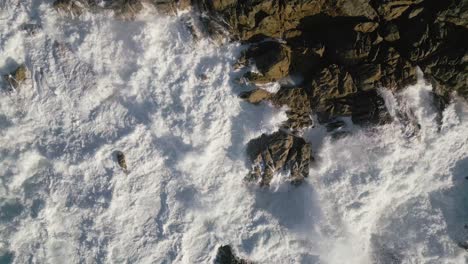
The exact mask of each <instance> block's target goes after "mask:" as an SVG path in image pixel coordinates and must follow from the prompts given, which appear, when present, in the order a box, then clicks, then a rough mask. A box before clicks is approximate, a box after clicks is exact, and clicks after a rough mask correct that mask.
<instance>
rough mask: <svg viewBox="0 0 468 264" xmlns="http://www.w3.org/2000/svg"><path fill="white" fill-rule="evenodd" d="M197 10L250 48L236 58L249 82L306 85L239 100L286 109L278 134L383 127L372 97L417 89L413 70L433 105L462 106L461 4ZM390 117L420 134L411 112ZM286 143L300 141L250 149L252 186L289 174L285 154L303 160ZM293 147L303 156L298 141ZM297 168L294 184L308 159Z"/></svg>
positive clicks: (373, 0) (230, 1) (314, 1)
mask: <svg viewBox="0 0 468 264" xmlns="http://www.w3.org/2000/svg"><path fill="white" fill-rule="evenodd" d="M194 3H195V5H197V7H198V8H199V9H201V10H203V11H205V12H207V13H208V14H209V15H210V16H211V17H212V18H214V20H218V21H220V25H224V26H225V28H226V30H227V31H228V32H229V34H230V36H231V37H233V38H234V39H237V40H240V41H243V42H247V43H254V44H251V47H250V49H249V50H248V51H247V52H246V54H245V56H244V57H243V58H242V60H243V61H244V62H245V61H249V60H251V61H253V62H255V63H256V65H257V68H258V73H248V74H247V79H249V80H250V81H252V82H253V83H257V84H258V83H264V82H271V81H278V80H280V79H282V78H285V77H287V76H289V75H293V76H294V75H299V76H302V77H303V82H302V83H300V84H298V85H297V87H292V88H291V87H282V88H281V89H280V90H279V92H277V93H276V94H270V93H268V92H266V91H261V90H259V89H257V90H254V91H252V92H251V93H245V94H244V97H243V98H244V99H246V100H247V101H249V102H252V103H255V104H257V103H259V102H261V101H263V100H269V101H270V102H272V103H273V104H274V105H276V106H287V107H288V109H289V110H288V112H287V115H288V121H287V123H286V124H285V125H284V126H283V129H285V130H289V131H293V132H294V131H299V130H301V129H302V128H305V127H308V126H311V125H313V124H312V120H311V118H310V117H311V116H312V114H316V115H317V117H318V121H319V122H321V123H326V124H328V125H329V126H332V127H333V126H336V125H340V124H341V123H340V121H337V120H339V119H337V118H338V117H342V116H347V117H351V120H352V121H353V122H354V123H355V124H361V125H371V124H383V123H386V122H389V121H391V117H390V115H389V113H388V111H387V109H386V107H385V102H384V100H383V98H382V97H381V96H380V94H379V92H378V90H377V89H378V88H387V89H390V90H392V91H398V90H399V89H402V88H404V87H406V86H408V85H410V84H414V83H416V80H417V76H416V68H417V67H420V68H421V69H422V70H423V72H424V74H425V77H426V78H427V79H428V80H430V81H431V82H432V83H433V84H434V89H435V92H436V94H435V96H436V97H437V98H440V100H437V102H439V104H443V103H444V102H445V103H446V102H448V99H447V98H448V97H449V96H450V94H451V93H452V92H456V93H458V94H459V95H461V96H463V97H465V98H468V66H467V61H468V55H467V47H468V38H466V37H465V35H466V34H467V33H468V31H467V21H468V1H467V0H448V1H437V0H403V1H401V0H385V1H384V0H348V1H341V0H303V1H299V0H292V1H274V0H248V1H239V0H223V1H215V0H213V1H209V0H199V1H194ZM247 95H248V96H247ZM440 102H442V103H440ZM438 107H439V108H440V109H443V106H438ZM407 114H408V113H407ZM397 118H398V119H399V120H400V122H402V123H403V124H404V125H405V126H406V127H408V131H409V132H408V135H412V134H415V133H417V131H418V129H419V127H418V124H413V123H412V122H410V121H408V120H412V118H411V113H410V112H409V114H408V116H407V117H406V116H400V117H397ZM328 125H327V127H328ZM259 142H261V144H259ZM293 142H300V141H298V139H297V138H295V137H293V136H290V135H289V134H287V133H285V132H281V131H279V132H277V133H274V134H272V135H270V136H266V135H262V136H261V137H260V138H258V139H255V140H253V141H252V142H251V144H249V147H250V148H251V146H250V145H252V144H253V145H260V146H263V148H260V149H257V150H256V151H254V152H253V154H252V152H251V153H250V154H251V155H252V156H251V159H252V161H253V162H254V166H253V169H252V172H251V173H250V178H251V179H254V180H259V182H260V184H262V185H267V184H268V183H269V182H270V180H271V178H272V177H273V176H272V175H273V174H274V173H276V172H278V171H281V170H286V171H288V168H289V167H288V166H289V165H288V161H290V159H289V158H288V157H289V155H290V153H291V149H293V151H292V153H302V152H301V151H302V149H301V150H298V151H297V150H296V149H295V148H294V147H292V146H293V145H295V144H294V143H293ZM299 145H301V146H304V149H307V148H310V147H309V146H308V145H307V144H306V143H305V142H303V144H302V143H301V144H299ZM308 151H310V149H309V150H308ZM299 156H300V155H299ZM300 157H305V156H300ZM294 162H296V164H298V165H297V166H298V167H300V168H301V169H300V170H299V171H301V173H293V172H291V177H292V181H293V182H300V181H301V180H302V179H303V178H304V177H306V176H307V173H306V169H304V170H302V168H305V166H306V165H304V164H307V166H308V163H309V159H304V160H303V159H302V158H299V161H297V160H295V161H293V163H294ZM303 165H304V166H303ZM296 180H297V181H296Z"/></svg>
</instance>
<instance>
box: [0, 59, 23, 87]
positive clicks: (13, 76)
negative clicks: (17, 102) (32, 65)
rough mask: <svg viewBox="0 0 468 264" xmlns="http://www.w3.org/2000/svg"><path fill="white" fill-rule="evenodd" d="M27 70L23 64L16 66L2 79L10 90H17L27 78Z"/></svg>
mask: <svg viewBox="0 0 468 264" xmlns="http://www.w3.org/2000/svg"><path fill="white" fill-rule="evenodd" d="M28 74H29V72H28V69H27V68H26V66H25V65H24V64H22V65H20V66H18V67H17V68H16V69H15V70H14V71H13V72H11V73H10V74H7V75H4V76H3V79H4V80H5V81H6V82H7V83H8V84H9V85H10V88H11V89H12V90H15V89H18V88H19V87H20V86H21V84H23V83H24V82H25V81H26V79H27V78H28Z"/></svg>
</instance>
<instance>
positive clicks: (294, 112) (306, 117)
mask: <svg viewBox="0 0 468 264" xmlns="http://www.w3.org/2000/svg"><path fill="white" fill-rule="evenodd" d="M271 101H272V102H273V104H274V105H276V106H277V107H281V106H284V105H286V106H287V107H288V110H287V111H286V114H287V116H288V121H287V122H286V124H284V128H288V129H292V130H298V129H301V128H305V127H310V126H311V125H312V124H313V123H312V119H311V116H312V109H311V107H310V99H309V97H308V95H307V93H306V92H305V90H304V89H303V88H299V87H294V88H285V87H283V88H281V89H280V90H279V91H278V92H277V93H276V94H275V95H273V97H272V98H271Z"/></svg>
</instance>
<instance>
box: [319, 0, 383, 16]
mask: <svg viewBox="0 0 468 264" xmlns="http://www.w3.org/2000/svg"><path fill="white" fill-rule="evenodd" d="M322 8H323V12H324V13H326V14H327V15H329V16H348V17H366V18H368V19H375V18H376V17H377V15H378V14H377V12H376V10H375V9H374V8H373V7H372V6H371V5H370V1H369V0H327V1H325V2H324V4H323V6H322Z"/></svg>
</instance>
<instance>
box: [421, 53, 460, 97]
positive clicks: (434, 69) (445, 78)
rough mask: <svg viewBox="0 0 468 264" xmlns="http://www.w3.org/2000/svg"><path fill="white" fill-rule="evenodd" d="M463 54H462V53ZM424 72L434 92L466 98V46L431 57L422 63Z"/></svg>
mask: <svg viewBox="0 0 468 264" xmlns="http://www.w3.org/2000/svg"><path fill="white" fill-rule="evenodd" d="M462 54H464V55H462ZM422 69H423V71H424V73H425V74H426V75H427V76H429V80H430V81H431V82H432V83H433V85H434V87H435V90H436V92H438V93H439V94H440V95H445V96H447V95H449V94H450V93H451V92H453V91H454V92H457V93H458V95H460V96H462V97H464V98H468V53H467V49H466V48H459V49H457V50H455V49H453V50H451V51H450V52H447V53H445V54H441V55H439V56H434V57H431V58H430V59H428V60H426V61H424V63H423V64H422Z"/></svg>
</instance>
